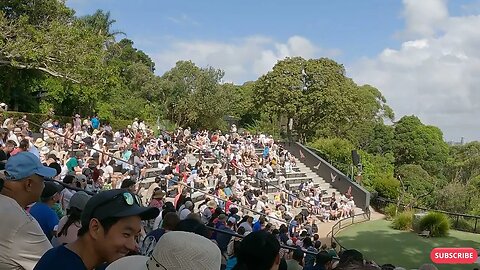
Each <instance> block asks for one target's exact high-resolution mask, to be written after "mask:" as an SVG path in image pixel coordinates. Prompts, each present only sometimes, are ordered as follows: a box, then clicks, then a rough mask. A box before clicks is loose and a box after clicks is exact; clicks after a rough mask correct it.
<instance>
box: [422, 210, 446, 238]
mask: <svg viewBox="0 0 480 270" xmlns="http://www.w3.org/2000/svg"><path fill="white" fill-rule="evenodd" d="M420 230H422V231H424V230H426V231H430V236H432V237H438V236H447V235H448V230H450V221H449V219H448V217H447V216H446V215H445V214H442V213H438V212H430V213H428V214H427V215H426V216H424V217H423V218H422V219H421V220H420Z"/></svg>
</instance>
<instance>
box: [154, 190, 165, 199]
mask: <svg viewBox="0 0 480 270" xmlns="http://www.w3.org/2000/svg"><path fill="white" fill-rule="evenodd" d="M164 197H165V192H164V191H163V190H157V191H155V193H153V198H154V199H163V198H164Z"/></svg>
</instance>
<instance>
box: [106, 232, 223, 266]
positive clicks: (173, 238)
mask: <svg viewBox="0 0 480 270" xmlns="http://www.w3.org/2000/svg"><path fill="white" fill-rule="evenodd" d="M220 263H221V255H220V250H219V249H218V247H217V246H216V245H215V244H214V243H213V242H212V241H210V240H208V239H207V238H205V237H203V236H200V235H197V234H194V233H189V232H178V231H176V232H169V233H167V234H165V235H164V236H162V237H161V238H160V240H159V241H158V244H157V246H156V247H155V250H154V251H153V253H152V255H151V256H150V257H146V256H128V257H124V258H121V259H120V260H118V261H116V262H114V263H112V264H110V265H109V266H108V267H107V270H165V269H169V270H170V269H172V270H174V269H179V270H180V269H181V270H217V269H220Z"/></svg>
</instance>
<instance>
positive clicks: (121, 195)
mask: <svg viewBox="0 0 480 270" xmlns="http://www.w3.org/2000/svg"><path fill="white" fill-rule="evenodd" d="M159 212H160V210H158V208H153V207H151V208H149V207H142V206H140V204H139V202H138V201H137V200H136V197H135V195H134V194H132V193H130V192H126V191H125V190H122V189H113V190H108V191H103V192H100V193H98V194H96V195H94V196H93V197H92V198H91V199H90V200H89V201H88V203H87V204H86V206H85V209H84V211H83V213H82V218H81V221H82V222H81V223H82V228H81V229H80V230H79V231H78V239H77V240H76V241H75V242H73V243H71V244H67V245H64V246H59V247H56V248H53V249H51V250H49V251H48V252H47V253H45V254H44V255H43V256H42V258H41V259H40V261H39V262H38V264H37V265H36V266H35V268H34V269H36V270H44V269H45V270H55V269H71V270H77V269H78V270H80V269H81V270H84V269H88V270H91V269H95V268H97V267H100V266H101V265H102V264H103V263H105V262H106V263H111V262H113V261H115V260H117V259H119V258H121V257H124V256H126V255H127V254H128V253H130V252H132V251H135V250H136V248H137V243H136V238H137V236H138V235H139V234H140V231H141V228H142V223H141V221H142V220H149V219H153V218H155V217H157V216H158V214H159Z"/></svg>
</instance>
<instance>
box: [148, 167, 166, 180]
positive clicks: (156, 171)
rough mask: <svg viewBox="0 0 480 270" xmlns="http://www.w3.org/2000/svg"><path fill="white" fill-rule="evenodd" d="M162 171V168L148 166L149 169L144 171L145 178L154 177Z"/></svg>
mask: <svg viewBox="0 0 480 270" xmlns="http://www.w3.org/2000/svg"><path fill="white" fill-rule="evenodd" d="M162 171H163V170H160V169H158V168H150V169H147V172H146V173H145V178H152V177H153V178H155V177H157V176H159V175H160V174H162Z"/></svg>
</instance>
